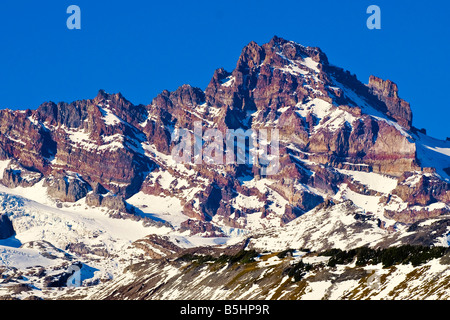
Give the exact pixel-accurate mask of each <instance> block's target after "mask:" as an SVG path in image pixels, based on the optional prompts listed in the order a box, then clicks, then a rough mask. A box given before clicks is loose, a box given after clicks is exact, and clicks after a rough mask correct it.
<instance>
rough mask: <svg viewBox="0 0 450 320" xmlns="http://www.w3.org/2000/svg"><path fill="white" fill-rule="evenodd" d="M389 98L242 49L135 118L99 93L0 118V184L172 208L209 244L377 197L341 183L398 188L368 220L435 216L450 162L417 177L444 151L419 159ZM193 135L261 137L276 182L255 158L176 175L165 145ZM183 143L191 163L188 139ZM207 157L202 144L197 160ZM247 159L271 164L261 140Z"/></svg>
mask: <svg viewBox="0 0 450 320" xmlns="http://www.w3.org/2000/svg"><path fill="white" fill-rule="evenodd" d="M398 92H399V90H398V87H397V85H396V84H395V83H393V82H392V81H390V80H383V79H380V78H377V77H375V76H371V77H370V78H369V83H368V84H367V85H366V84H364V83H362V82H361V81H359V80H358V79H357V78H356V76H355V75H352V74H351V73H350V72H349V71H346V70H344V69H342V68H339V67H336V66H334V65H332V64H330V63H329V61H328V58H327V56H326V55H325V53H324V52H322V51H321V50H320V49H319V48H314V47H305V46H302V45H300V44H297V43H294V42H292V41H287V40H285V39H282V38H279V37H276V36H275V37H273V39H271V40H270V41H269V42H268V43H266V44H263V45H258V44H257V43H255V42H250V43H249V44H248V45H247V46H245V47H244V48H243V50H242V52H241V54H240V56H239V58H238V60H237V63H236V66H235V68H234V70H232V71H227V70H225V69H223V68H220V69H217V70H216V71H215V72H214V74H213V76H212V78H211V80H210V82H209V84H208V86H207V87H206V88H205V90H202V89H200V88H195V87H192V86H190V85H188V84H185V85H182V86H180V87H179V88H178V89H176V90H175V91H173V92H170V91H168V90H164V91H162V92H161V93H160V94H158V95H157V96H156V97H155V98H154V99H153V100H152V102H151V103H150V104H149V105H147V106H144V105H134V104H133V103H131V102H130V101H128V100H126V99H125V98H124V97H123V96H122V95H121V94H120V93H117V94H108V93H106V92H104V91H103V90H100V91H99V92H98V94H97V96H96V97H95V98H94V99H86V100H81V101H75V102H72V103H65V102H60V103H54V102H46V103H43V104H42V105H41V106H39V107H38V108H37V109H36V110H27V111H10V110H2V111H0V160H6V159H13V160H14V167H13V165H12V164H11V165H10V166H9V167H7V168H6V169H5V170H4V174H3V179H2V183H3V184H4V185H6V186H8V187H17V186H22V187H28V186H32V185H34V184H35V183H36V182H37V181H39V180H40V179H42V178H44V179H45V180H44V186H46V187H47V190H48V194H49V195H50V196H51V197H53V198H55V199H58V200H60V201H63V202H66V201H67V202H74V201H78V200H80V199H82V198H84V197H86V203H87V204H88V205H90V206H103V207H106V208H109V209H111V210H116V211H120V212H130V213H131V212H133V210H132V209H130V206H129V205H128V204H127V202H126V201H127V199H128V198H130V197H131V196H133V195H135V194H136V193H138V192H142V193H145V194H150V195H153V196H157V197H161V198H167V197H168V198H171V199H176V200H177V201H179V202H180V210H182V211H183V213H184V214H185V215H187V216H188V217H190V218H191V219H197V220H200V221H201V223H197V222H192V221H194V220H192V221H191V222H186V223H185V225H183V228H185V229H186V230H191V232H194V233H205V232H216V231H217V230H216V229H215V226H216V225H225V226H229V227H233V228H245V227H246V226H248V225H255V226H257V227H262V228H264V227H266V226H269V225H273V224H278V225H284V224H287V223H289V222H290V221H292V220H293V219H296V218H297V217H299V216H300V215H302V214H304V213H305V212H307V211H309V210H311V209H312V208H314V207H316V206H317V205H319V204H320V203H322V202H324V201H328V200H329V198H332V197H334V196H336V195H337V194H339V192H340V191H342V188H343V186H344V185H347V186H349V188H352V189H351V190H352V191H354V192H362V193H363V194H364V195H367V194H369V195H376V194H377V193H376V192H375V191H374V190H367V189H368V188H366V187H365V186H361V185H357V183H356V182H355V181H353V182H352V183H348V182H349V181H351V179H349V178H348V177H347V176H346V175H348V174H349V173H348V172H346V171H354V172H366V173H375V174H380V175H384V176H389V177H391V178H395V179H398V186H397V187H396V188H394V189H395V190H394V191H393V193H392V194H391V196H392V197H391V198H389V197H387V195H386V196H385V197H384V198H383V201H384V202H383V201H382V202H381V203H380V205H382V206H383V205H387V206H390V205H391V204H392V202H395V201H397V202H403V203H402V206H403V207H402V209H401V210H400V212H401V211H403V210H406V211H405V212H407V214H408V215H411V214H413V213H414V212H415V211H410V210H411V207H413V206H420V207H421V208H419V209H420V210H419V211H421V210H422V211H423V210H427V208H428V206H430V205H437V204H439V206H440V207H439V208H440V209H439V210H441V209H442V210H441V211H442V212H446V210H448V205H449V184H448V182H449V181H450V170H449V169H448V168H450V160H449V159H448V157H446V158H444V157H443V158H442V159H440V161H439V165H438V164H437V165H436V166H438V168H437V169H436V170H437V171H434V172H431V173H430V174H429V176H427V175H426V174H425V173H424V171H423V170H424V168H423V167H422V166H421V163H423V161H422V160H423V159H421V157H422V158H423V150H442V149H446V148H450V145H449V142H448V141H441V142H437V143H438V145H436V146H437V147H436V148H434V147H433V146H431V147H430V145H429V144H427V143H428V142H426V141H425V140H424V139H426V138H424V137H426V136H425V135H424V132H423V131H421V133H420V134H419V132H418V131H417V130H416V129H415V128H414V127H412V113H411V108H410V105H409V104H408V103H407V102H406V101H404V100H402V99H401V98H400V97H399V94H398ZM197 123H201V124H202V127H201V130H200V131H201V132H200V135H205V134H206V133H207V132H208V129H219V130H220V132H221V133H222V135H223V137H226V133H227V130H231V129H235V130H237V129H241V130H242V131H244V130H253V133H255V134H256V133H258V134H260V133H261V131H262V130H266V132H268V133H270V134H268V137H269V136H271V132H272V131H274V130H278V134H279V140H278V142H279V146H278V147H279V148H278V149H279V156H278V157H277V159H278V164H279V170H278V171H277V172H275V173H274V174H271V175H268V174H267V168H268V167H269V165H268V163H270V162H268V161H267V159H268V158H269V156H266V158H264V157H262V156H259V155H258V156H257V157H256V158H257V159H256V160H255V162H254V163H248V162H247V163H239V164H238V163H236V162H232V163H227V162H226V161H222V162H221V163H220V161H219V163H218V164H217V163H215V164H212V163H208V162H207V161H198V160H199V159H200V160H202V159H201V158H200V157H199V155H198V154H195V153H194V152H192V153H190V154H189V155H188V156H187V158H186V159H187V160H188V161H187V163H184V164H180V163H176V162H175V160H174V158H173V157H172V152H174V150H177V149H175V148H176V147H177V146H178V144H179V141H180V138H179V139H175V135H176V133H179V132H180V131H181V130H187V132H189V134H192V133H194V131H195V130H196V124H197ZM197 133H198V132H197ZM197 133H196V134H197ZM191 138H192V137H191ZM252 139H253V138H252ZM204 140H205V139H204ZM248 140H250V137H248ZM266 140H267V139H266ZM187 141H188V142H189V143H188V142H186V141H185V143H186V145H190V144H191V143H193V144H194V146H192V150H191V151H199V150H198V149H197V150H194V147H195V140H194V139H188V140H187ZM427 141H428V140H427ZM233 144H234V142H233ZM211 145H212V140H209V141H204V143H203V144H202V145H201V146H200V148H199V149H201V151H202V152H203V155H204V154H205V150H206V149H207V148H208V147H211ZM236 145H237V143H236ZM222 146H223V145H222ZM252 146H253V147H254V146H256V147H258V148H260V150H263V149H264V148H265V147H266V149H267V153H269V152H272V151H273V150H276V148H275V147H274V146H272V144H271V143H268V142H267V141H264V139H263V136H261V135H257V136H256V138H254V139H253V141H252ZM234 147H236V146H234ZM197 148H198V145H197ZM247 149H250V144H248V145H247V147H246V150H247ZM220 156H221V155H220V154H219V157H218V159H219V160H220V159H221V158H220ZM425 156H426V155H425ZM429 158H430V157H428V156H426V159H429ZM225 159H226V158H225V157H222V160H225ZM265 160H266V161H265ZM11 163H13V162H11ZM414 172H422V176H423V180H422V182H420V183H419V184H418V185H417V186H414V187H413V188H410V186H409V185H408V182H407V179H408V178H407V177H406V176H405V174H410V173H411V174H413V173H414ZM409 181H410V180H409ZM99 188H100V189H102V190H100V189H99ZM161 201H162V200H161ZM148 205H149V206H151V205H153V204H148ZM419 211H418V212H419ZM436 212H437V211H436ZM405 214H406V213H405ZM418 215H420V214H418ZM386 216H393V217H394V219H397V218H398V219H399V220H401V219H403V218H401V217H399V216H398V215H390V214H389V213H388V212H386ZM255 217H259V218H255ZM405 219H406V218H405ZM408 219H409V218H408ZM408 219H407V220H408ZM409 220H411V219H409ZM412 220H414V219H412Z"/></svg>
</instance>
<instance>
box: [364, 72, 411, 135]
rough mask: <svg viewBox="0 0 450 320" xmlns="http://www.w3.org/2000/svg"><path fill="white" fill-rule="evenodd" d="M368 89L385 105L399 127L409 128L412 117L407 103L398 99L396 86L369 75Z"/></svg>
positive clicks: (388, 81)
mask: <svg viewBox="0 0 450 320" xmlns="http://www.w3.org/2000/svg"><path fill="white" fill-rule="evenodd" d="M368 87H369V90H370V92H371V93H372V94H374V95H375V96H377V97H378V98H379V99H380V100H381V101H383V102H384V103H385V104H386V107H387V114H388V115H389V116H392V117H393V118H394V119H396V120H397V121H398V123H399V124H400V125H401V126H403V127H405V128H407V129H410V128H411V125H412V117H413V115H412V111H411V107H410V105H409V103H408V102H406V101H405V100H403V99H400V98H399V96H398V86H397V84H395V83H394V82H392V81H391V80H383V79H381V78H378V77H376V76H373V75H371V76H370V78H369V84H368Z"/></svg>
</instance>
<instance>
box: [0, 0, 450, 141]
mask: <svg viewBox="0 0 450 320" xmlns="http://www.w3.org/2000/svg"><path fill="white" fill-rule="evenodd" d="M394 2H395V3H394ZM73 4H74V5H78V6H79V7H80V8H81V30H69V29H67V27H66V20H67V18H68V17H69V14H67V13H66V9H67V7H68V6H69V5H73ZM372 4H375V5H378V6H379V7H380V8H381V30H369V29H368V28H367V27H366V20H367V18H368V17H369V15H368V14H367V13H366V9H367V7H368V6H369V5H372ZM449 10H450V3H449V2H448V1H445V0H442V1H433V0H430V1H404V0H396V1H385V0H371V1H367V0H343V1H332V0H323V1H320V0H319V1H311V0H308V1H303V0H295V1H283V0H278V1H266V0H260V1H253V0H227V1H216V0H208V1H203V0H202V1H195V0H193V1H157V2H156V1H136V0H128V1H115V0H111V1H103V0H96V1H92V0H91V1H85V0H71V1H66V0H57V1H56V0H55V1H46V0H43V1H33V0H28V1H23V0H22V1H21V0H17V1H2V2H1V3H0V44H1V47H0V48H1V50H0V108H12V109H16V108H20V109H25V108H31V109H34V108H37V107H38V106H39V105H40V104H41V103H42V102H45V101H49V100H51V101H55V102H58V101H68V102H71V101H73V100H77V99H84V98H93V97H95V95H96V94H97V91H98V90H99V89H105V90H106V91H107V92H110V93H115V92H121V93H122V94H123V95H124V96H125V97H126V98H128V99H129V100H130V101H132V102H133V103H135V104H138V103H142V104H148V103H150V102H151V100H152V98H153V97H155V96H156V95H157V94H158V93H159V92H161V91H162V90H164V89H168V90H170V91H172V90H175V89H176V88H177V87H178V86H180V85H182V84H185V83H189V84H191V85H193V86H198V87H200V88H202V89H204V88H205V87H206V85H207V84H208V82H209V81H210V79H211V77H212V75H213V72H214V70H215V69H216V68H219V67H224V68H225V69H227V70H230V71H231V70H232V69H233V68H234V66H235V64H236V61H237V59H238V57H239V54H240V52H241V50H242V48H243V47H244V46H245V45H246V44H247V43H249V42H250V41H252V40H253V41H256V42H257V43H259V44H263V43H266V42H268V41H270V39H271V38H272V37H273V36H274V35H277V36H280V37H283V38H285V39H288V40H293V41H295V42H298V43H301V44H303V45H307V46H318V47H320V48H321V49H322V50H323V51H324V52H325V53H326V54H327V56H328V58H329V60H330V62H331V63H333V64H335V65H338V66H341V67H343V68H345V69H348V70H350V71H351V72H352V73H354V74H356V75H357V77H358V79H360V80H361V81H362V82H364V83H367V81H368V78H369V76H370V75H371V74H374V75H376V76H378V77H381V78H385V79H390V80H392V81H394V82H396V83H397V84H398V86H399V94H400V97H402V98H403V99H405V100H407V101H408V102H410V103H411V107H412V110H413V113H414V119H413V125H414V126H416V127H418V128H426V129H427V131H428V133H429V134H430V135H432V136H434V137H437V138H441V139H444V138H445V137H447V136H450V129H449V125H448V120H449V118H450V111H449V107H450V105H449V91H450V90H449V84H448V79H449V75H450V62H449V59H448V56H449V53H450V25H449V23H448V12H449Z"/></svg>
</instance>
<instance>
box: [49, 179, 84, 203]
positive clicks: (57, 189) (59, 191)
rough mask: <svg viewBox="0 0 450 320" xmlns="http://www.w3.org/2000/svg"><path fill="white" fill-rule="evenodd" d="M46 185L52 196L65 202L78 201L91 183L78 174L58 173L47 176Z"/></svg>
mask: <svg viewBox="0 0 450 320" xmlns="http://www.w3.org/2000/svg"><path fill="white" fill-rule="evenodd" d="M44 186H46V187H47V192H48V194H49V195H50V196H51V197H52V198H54V199H58V200H60V201H63V202H76V201H78V200H80V199H81V198H84V197H85V196H86V194H87V193H88V190H89V185H88V184H87V183H86V182H85V181H83V180H82V179H81V178H80V177H78V175H71V176H67V175H57V176H55V177H51V178H47V179H46V180H45V182H44Z"/></svg>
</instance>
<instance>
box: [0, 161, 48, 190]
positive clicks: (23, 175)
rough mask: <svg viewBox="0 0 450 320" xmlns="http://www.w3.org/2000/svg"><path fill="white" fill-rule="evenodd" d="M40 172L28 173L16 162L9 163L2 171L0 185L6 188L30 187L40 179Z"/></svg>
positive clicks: (28, 171)
mask: <svg viewBox="0 0 450 320" xmlns="http://www.w3.org/2000/svg"><path fill="white" fill-rule="evenodd" d="M42 177H43V175H42V174H41V173H40V172H36V171H30V170H27V169H25V168H24V167H22V166H21V165H20V164H18V163H16V162H11V163H10V164H9V165H8V166H7V167H6V168H5V170H4V171H3V177H2V179H1V183H2V184H3V185H5V186H7V187H8V188H16V187H19V186H21V187H31V186H33V185H35V184H36V183H37V182H39V181H40V180H41V179H42Z"/></svg>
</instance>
